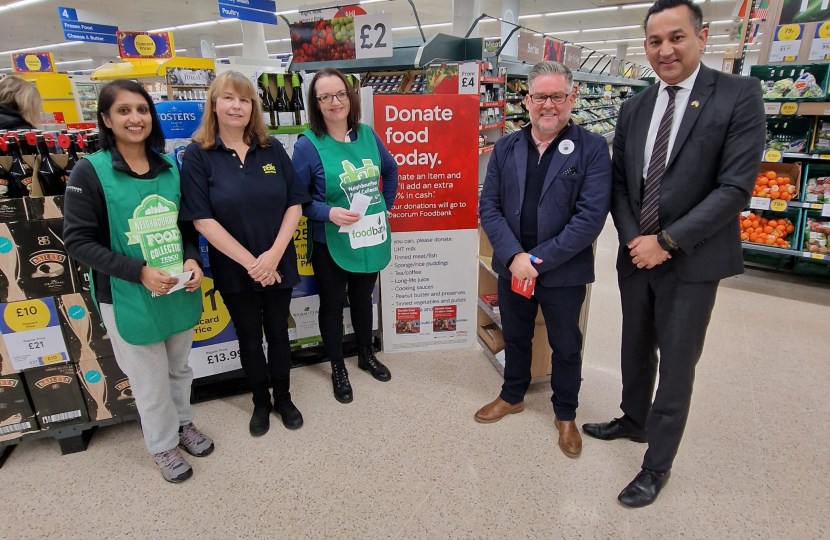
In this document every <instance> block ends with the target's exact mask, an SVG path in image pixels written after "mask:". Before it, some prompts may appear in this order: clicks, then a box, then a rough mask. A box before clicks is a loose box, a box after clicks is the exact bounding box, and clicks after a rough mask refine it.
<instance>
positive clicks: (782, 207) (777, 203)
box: [769, 199, 787, 212]
mask: <svg viewBox="0 0 830 540" xmlns="http://www.w3.org/2000/svg"><path fill="white" fill-rule="evenodd" d="M769 209H770V210H772V211H773V212H784V211H786V210H787V201H782V200H781V199H775V200H773V201H770V203H769Z"/></svg>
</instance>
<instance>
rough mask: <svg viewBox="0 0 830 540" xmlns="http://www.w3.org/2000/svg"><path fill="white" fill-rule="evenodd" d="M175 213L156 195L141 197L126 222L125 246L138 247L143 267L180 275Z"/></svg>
mask: <svg viewBox="0 0 830 540" xmlns="http://www.w3.org/2000/svg"><path fill="white" fill-rule="evenodd" d="M178 221H179V209H178V208H177V207H176V204H175V203H173V202H171V201H169V200H167V199H165V198H164V197H161V196H159V195H149V196H148V197H145V198H144V200H143V201H141V204H140V205H139V206H138V207H137V208H136V209H135V210H134V211H133V217H132V219H129V220H127V223H128V225H129V227H130V232H128V233H125V234H126V235H127V238H129V242H128V245H135V244H139V245H140V246H141V253H142V254H143V255H144V260H145V261H147V266H150V267H152V268H159V269H161V270H164V271H165V272H167V273H168V274H171V275H173V274H181V273H182V272H183V271H184V257H183V254H182V241H181V235H180V233H179V226H178Z"/></svg>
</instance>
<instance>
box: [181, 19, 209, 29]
mask: <svg viewBox="0 0 830 540" xmlns="http://www.w3.org/2000/svg"><path fill="white" fill-rule="evenodd" d="M214 24H219V23H217V22H216V21H204V22H197V23H190V24H182V25H179V26H176V30H187V29H188V28H198V27H199V26H212V25H214Z"/></svg>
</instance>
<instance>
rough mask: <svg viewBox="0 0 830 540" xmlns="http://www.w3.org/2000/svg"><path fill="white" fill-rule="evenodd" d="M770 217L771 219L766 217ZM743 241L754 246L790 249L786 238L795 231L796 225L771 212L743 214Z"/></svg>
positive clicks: (741, 216) (740, 217)
mask: <svg viewBox="0 0 830 540" xmlns="http://www.w3.org/2000/svg"><path fill="white" fill-rule="evenodd" d="M765 216H769V217H765ZM739 220H740V224H741V240H742V241H744V242H752V243H753V244H765V245H768V246H776V247H783V248H789V247H790V242H789V241H788V240H786V238H787V237H788V236H789V235H790V234H792V233H793V232H794V231H795V225H793V222H792V221H790V220H789V219H787V218H786V217H778V216H776V215H775V214H773V213H769V212H763V211H761V212H741V215H740V216H739Z"/></svg>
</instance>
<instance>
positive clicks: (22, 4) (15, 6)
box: [0, 0, 43, 11]
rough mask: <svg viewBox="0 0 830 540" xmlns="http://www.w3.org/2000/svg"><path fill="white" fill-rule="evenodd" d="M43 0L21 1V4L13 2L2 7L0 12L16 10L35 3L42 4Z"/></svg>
mask: <svg viewBox="0 0 830 540" xmlns="http://www.w3.org/2000/svg"><path fill="white" fill-rule="evenodd" d="M42 1H43V0H20V1H19V2H12V3H11V4H6V5H4V6H0V11H6V10H7V9H14V8H19V7H23V6H28V5H29V4H34V3H35V2H42Z"/></svg>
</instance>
